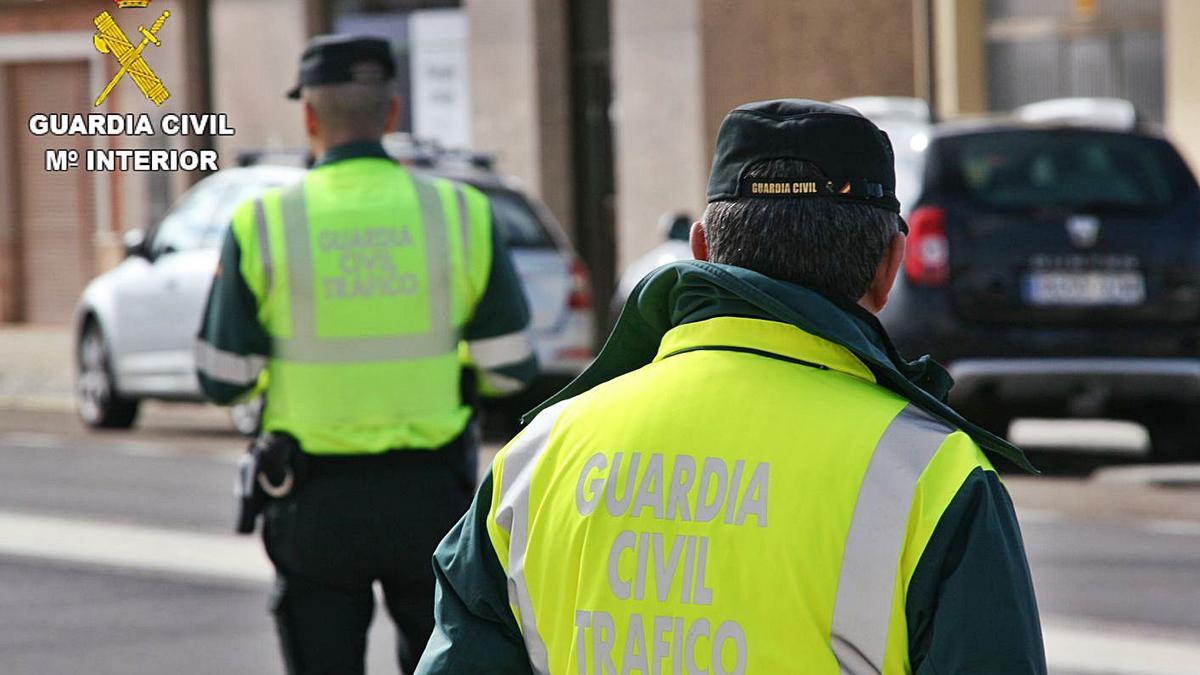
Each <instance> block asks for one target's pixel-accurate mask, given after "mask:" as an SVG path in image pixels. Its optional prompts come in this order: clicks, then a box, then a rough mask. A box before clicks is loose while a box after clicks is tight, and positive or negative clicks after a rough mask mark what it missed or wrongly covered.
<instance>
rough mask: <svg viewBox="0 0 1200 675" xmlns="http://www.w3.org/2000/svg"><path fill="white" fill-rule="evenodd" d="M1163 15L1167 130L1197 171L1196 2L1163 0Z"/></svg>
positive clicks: (1199, 9)
mask: <svg viewBox="0 0 1200 675" xmlns="http://www.w3.org/2000/svg"><path fill="white" fill-rule="evenodd" d="M1164 10H1165V15H1164V16H1163V52H1164V54H1163V66H1164V68H1165V69H1166V73H1165V77H1164V78H1163V79H1164V98H1165V99H1166V100H1165V101H1163V103H1164V106H1163V107H1164V109H1165V111H1166V125H1167V132H1168V134H1169V135H1170V136H1171V140H1172V141H1174V142H1175V144H1176V146H1177V147H1178V148H1179V150H1180V152H1181V153H1183V156H1184V157H1185V158H1187V160H1188V162H1189V163H1190V164H1191V166H1192V171H1193V172H1194V173H1198V174H1200V127H1197V126H1196V120H1198V119H1200V80H1197V79H1196V64H1198V63H1200V40H1197V39H1196V36H1197V35H1200V3H1198V2H1195V1H1194V0H1167V3H1166V5H1165V7H1164Z"/></svg>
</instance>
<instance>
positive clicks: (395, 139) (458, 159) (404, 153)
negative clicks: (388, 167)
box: [383, 132, 495, 171]
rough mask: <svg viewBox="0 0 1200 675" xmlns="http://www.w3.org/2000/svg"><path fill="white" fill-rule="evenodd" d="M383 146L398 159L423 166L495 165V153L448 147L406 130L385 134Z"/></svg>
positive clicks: (490, 169) (488, 166)
mask: <svg viewBox="0 0 1200 675" xmlns="http://www.w3.org/2000/svg"><path fill="white" fill-rule="evenodd" d="M383 147H384V148H385V149H386V150H387V151H388V154H390V155H391V156H392V157H394V158H395V159H396V160H397V161H399V162H403V163H407V164H413V165H415V166H421V167H433V166H437V165H438V164H444V163H456V164H467V165H470V166H471V167H474V168H476V169H480V170H483V171H492V170H493V167H494V165H495V156H493V155H490V154H486V153H482V152H475V151H473V150H469V149H467V148H446V147H444V146H443V145H442V144H441V143H439V142H438V141H437V140H436V139H431V138H418V137H416V136H413V135H412V134H409V133H404V132H393V133H390V134H387V135H386V136H384V137H383Z"/></svg>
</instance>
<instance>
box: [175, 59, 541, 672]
mask: <svg viewBox="0 0 1200 675" xmlns="http://www.w3.org/2000/svg"><path fill="white" fill-rule="evenodd" d="M394 74H395V64H394V62H393V60H392V54H391V50H390V47H389V45H388V43H387V42H385V41H382V40H376V39H366V38H346V37H342V36H322V37H318V38H315V39H314V40H313V41H312V42H310V43H309V45H308V46H307V47H306V48H305V50H304V55H303V58H302V61H301V65H300V79H299V84H298V85H297V86H296V88H295V89H293V90H292V91H291V93H290V94H289V95H290V97H291V98H303V103H304V122H305V129H306V131H307V134H308V137H309V142H310V145H311V148H312V151H313V154H314V156H315V157H317V158H318V161H317V163H316V165H315V166H314V167H313V168H312V170H311V171H309V172H308V173H307V174H305V177H304V180H303V181H302V183H300V184H298V185H296V186H294V187H290V188H285V189H282V190H278V189H277V190H274V191H269V192H267V193H266V194H264V195H263V196H262V197H261V198H259V199H256V200H253V201H252V202H248V203H246V204H243V205H242V206H241V207H240V208H239V209H238V210H237V212H236V213H235V215H234V218H233V225H232V228H231V231H230V235H229V236H227V237H226V239H225V243H224V248H223V250H222V252H221V263H220V267H219V269H218V271H217V278H216V281H215V283H214V285H213V288H212V291H211V295H210V296H209V300H208V307H207V310H206V312H205V316H204V323H203V326H202V327H201V329H200V338H199V342H198V345H197V350H196V360H197V366H198V370H199V375H200V382H201V386H202V388H203V390H204V392H205V394H206V395H207V396H208V397H209V398H210V399H212V400H213V401H216V402H218V403H230V402H232V401H234V400H236V399H237V398H238V397H239V396H243V395H245V394H246V393H247V392H248V391H250V390H251V389H252V388H253V387H254V386H255V383H256V382H257V381H258V380H259V377H260V374H261V373H264V372H265V373H266V374H267V383H268V385H267V386H268V388H267V391H266V403H265V408H264V411H263V422H262V423H263V431H264V433H265V434H267V435H268V436H269V438H268V439H267V440H266V441H265V443H264V442H260V444H261V445H266V446H267V447H268V448H269V451H268V452H267V454H269V455H271V456H272V457H273V458H275V459H276V460H278V458H279V457H280V456H284V457H287V456H289V454H290V459H288V460H287V461H286V467H285V470H284V472H283V473H284V475H281V476H277V477H276V476H260V482H262V483H264V484H265V486H266V487H268V488H270V489H269V490H268V493H270V494H273V495H275V496H277V498H276V499H272V500H270V502H269V503H268V505H267V507H266V512H265V525H264V542H265V545H266V549H267V553H268V555H269V556H270V558H271V561H272V562H273V563H274V564H275V568H276V571H277V572H278V583H277V588H276V592H275V596H274V601H273V603H274V604H273V610H274V614H275V617H276V621H277V625H278V629H279V636H280V639H281V641H282V647H283V653H284V656H285V659H286V661H287V666H288V671H289V672H291V673H337V674H339V675H344V674H347V673H361V672H363V660H364V652H365V646H366V634H367V627H368V625H369V624H370V622H371V616H372V613H373V611H374V607H375V602H374V595H373V593H372V585H373V583H374V582H376V581H378V582H380V583H381V585H382V588H383V592H384V596H385V598H386V604H387V609H388V612H389V613H390V614H391V616H392V619H393V620H394V621H395V623H396V625H397V628H398V630H399V633H400V637H401V639H400V640H399V642H400V646H399V660H400V663H401V665H402V666H403V667H404V668H405V669H406V671H407V672H412V669H413V667H414V666H415V663H416V658H417V656H419V654H420V651H421V649H422V648H423V647H424V645H425V642H426V640H427V639H428V637H429V634H430V631H431V630H432V627H433V616H432V607H433V589H434V579H433V574H432V570H431V569H430V564H429V559H430V555H431V554H432V552H433V550H434V548H435V547H436V545H437V543H438V541H439V540H440V539H441V538H442V536H443V535H445V533H446V531H447V530H449V529H450V527H451V526H452V525H453V524H454V522H455V521H456V520H457V519H458V518H459V516H461V515H462V513H463V511H464V510H465V509H466V508H467V506H468V505H469V504H470V498H471V493H472V491H473V489H474V485H475V476H474V475H473V472H472V470H471V467H472V466H474V456H475V453H476V451H477V447H476V442H475V441H474V440H473V438H472V434H471V433H470V432H469V431H468V429H469V428H470V426H471V425H470V420H471V416H472V410H471V408H470V406H469V405H467V404H466V403H464V394H463V393H462V392H461V391H460V386H461V384H462V378H463V375H461V373H462V371H463V369H464V364H469V366H468V368H469V370H470V371H471V372H472V373H473V376H472V377H471V378H470V379H472V380H475V381H477V382H478V383H479V387H480V389H481V391H482V393H484V394H485V395H487V394H491V395H495V394H507V393H511V392H514V391H517V390H519V389H521V388H522V387H523V386H524V385H525V384H526V383H528V382H529V381H530V380H531V379H532V377H533V375H534V373H535V370H536V363H535V360H534V357H533V351H532V348H531V345H530V341H529V337H528V333H527V331H528V325H529V311H528V308H527V307H526V304H525V300H524V297H523V295H522V291H521V287H520V282H519V280H518V278H517V276H516V274H515V272H514V269H513V264H512V261H511V259H510V257H509V253H508V251H507V249H506V248H505V245H504V242H503V241H502V240H501V238H500V236H499V235H498V233H497V229H496V227H495V226H494V224H493V222H492V211H491V207H490V206H489V203H488V200H487V198H486V197H484V195H483V194H481V193H480V192H479V191H477V190H475V189H472V188H470V187H468V186H465V185H459V184H456V183H452V182H450V181H447V180H442V179H439V178H433V177H430V176H421V175H416V174H414V173H410V172H409V171H407V170H406V169H404V168H403V167H401V166H400V165H398V164H396V163H395V162H394V161H392V160H391V159H389V157H388V155H387V154H386V153H385V152H384V148H383V146H382V145H381V143H380V137H381V136H382V135H383V134H384V133H385V132H386V131H389V130H391V129H393V128H394V125H395V122H396V118H397V111H398V109H399V101H398V99H397V97H396V96H395V95H394V94H393V91H394V84H393V82H392V78H393V76H394ZM289 448H290V450H289ZM264 478H265V479H266V480H263V479H264Z"/></svg>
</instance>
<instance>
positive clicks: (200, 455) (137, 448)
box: [0, 431, 242, 464]
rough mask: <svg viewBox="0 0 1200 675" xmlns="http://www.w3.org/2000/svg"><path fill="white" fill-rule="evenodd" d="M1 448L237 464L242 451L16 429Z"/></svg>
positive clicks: (2, 437)
mask: <svg viewBox="0 0 1200 675" xmlns="http://www.w3.org/2000/svg"><path fill="white" fill-rule="evenodd" d="M0 448H3V449H4V450H35V451H38V450H63V451H67V452H109V453H113V454H117V455H124V456H126V457H139V458H141V457H146V458H150V459H204V460H212V461H214V462H220V463H222V464H237V462H238V459H240V458H241V456H242V451H240V450H223V449H222V450H203V451H196V450H187V449H184V448H179V447H175V446H172V445H170V444H169V443H155V442H151V441H139V440H128V439H112V440H108V439H106V440H104V441H96V442H93V441H90V440H87V439H77V438H67V437H62V436H58V435H55V434H50V433H42V432H34V431H28V432H27V431H13V432H5V433H0Z"/></svg>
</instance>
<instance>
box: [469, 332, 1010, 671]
mask: <svg viewBox="0 0 1200 675" xmlns="http://www.w3.org/2000/svg"><path fill="white" fill-rule="evenodd" d="M980 467H982V468H983V469H984V470H987V471H992V470H994V469H992V467H991V465H990V463H989V462H988V460H987V459H986V458H985V457H984V455H983V454H982V452H981V451H980V450H979V448H978V446H976V444H975V442H974V441H972V440H971V439H970V438H969V437H968V436H967V435H966V434H965V433H963V432H962V431H959V430H955V429H953V428H951V427H948V426H947V425H945V424H944V423H943V422H941V421H938V420H936V419H935V418H933V417H932V416H930V415H928V414H927V413H925V412H922V411H921V410H919V409H918V408H916V407H915V406H913V405H911V404H909V403H908V402H907V401H906V400H904V399H903V398H902V397H900V396H899V395H897V394H895V393H893V392H891V391H889V390H887V389H884V388H883V387H881V386H878V385H876V384H875V378H874V376H873V374H872V372H871V371H870V370H869V369H868V368H867V366H866V365H865V364H864V363H863V362H862V361H860V360H859V359H858V358H857V357H855V356H854V355H853V354H852V353H851V352H850V351H849V350H848V349H846V348H844V347H841V346H839V345H836V344H834V343H832V342H828V341H826V340H823V339H821V338H818V337H815V336H813V335H811V334H809V333H806V332H804V331H802V330H800V329H799V328H796V327H794V326H791V325H787V324H783V323H778V322H772V321H765V320H759V319H749V318H735V317H721V318H713V319H709V320H706V321H700V322H697V323H692V324H686V325H682V326H678V327H676V328H674V329H672V330H671V331H670V332H668V333H667V334H666V336H665V338H664V339H663V340H662V343H661V346H660V349H659V352H658V355H657V357H656V358H655V360H654V362H653V363H651V364H650V365H648V366H646V367H644V368H641V369H638V370H636V371H633V372H631V373H628V374H626V375H623V376H621V377H618V378H616V379H614V380H611V381H609V382H607V383H605V384H603V385H600V386H598V387H596V388H594V389H592V390H590V391H588V392H587V393H584V394H582V395H580V396H578V397H576V398H573V399H568V400H566V401H563V402H560V403H558V404H556V405H554V406H552V407H550V408H547V409H546V410H544V411H543V412H542V413H541V414H540V415H538V417H537V418H535V420H534V421H533V422H532V423H531V424H530V426H529V427H527V428H526V429H525V430H524V431H523V432H522V433H521V434H520V435H519V436H518V437H517V438H516V439H514V441H513V442H512V443H510V444H509V445H508V446H507V447H506V448H505V449H504V450H503V451H502V452H501V453H500V454H499V455H498V456H497V458H496V459H495V462H494V463H493V469H492V471H493V474H492V475H493V493H492V500H491V509H490V511H489V514H488V521H487V523H488V535H489V539H490V540H491V543H492V545H493V547H494V548H495V552H496V555H497V557H498V559H499V561H500V563H501V566H502V567H503V568H504V570H505V573H506V576H507V578H508V588H509V600H510V604H511V606H512V610H513V613H514V615H515V617H516V619H517V622H518V624H519V626H520V627H521V631H522V637H523V639H524V642H525V645H526V649H527V651H528V654H529V657H530V662H531V664H532V665H533V669H534V672H536V673H554V674H555V675H560V674H561V675H567V674H570V675H575V674H580V673H588V674H592V673H595V674H602V673H628V672H637V673H645V674H647V675H649V674H652V673H653V674H659V673H662V674H666V673H675V674H698V673H707V674H711V675H722V674H727V673H738V674H741V673H762V674H767V675H774V674H777V673H816V674H822V673H828V674H829V675H837V674H838V673H853V674H856V675H857V674H864V673H888V674H896V675H899V674H902V673H910V672H911V666H910V664H909V657H908V653H909V650H908V631H907V625H906V618H905V611H904V609H905V597H906V593H907V589H908V584H909V581H910V580H911V579H912V576H913V573H914V570H915V567H916V565H917V562H918V560H919V559H920V557H921V554H922V552H923V551H924V549H925V546H926V544H927V543H928V541H929V538H930V536H931V534H932V533H933V530H934V527H935V526H936V525H937V523H938V521H939V519H940V517H941V515H942V513H943V512H944V511H945V510H946V508H947V507H948V506H949V504H950V502H951V501H952V499H953V498H954V496H955V494H956V493H957V491H958V489H959V487H960V486H961V485H962V482H963V480H964V479H965V478H966V476H967V475H968V474H970V473H971V472H972V471H973V470H975V469H977V468H980Z"/></svg>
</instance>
